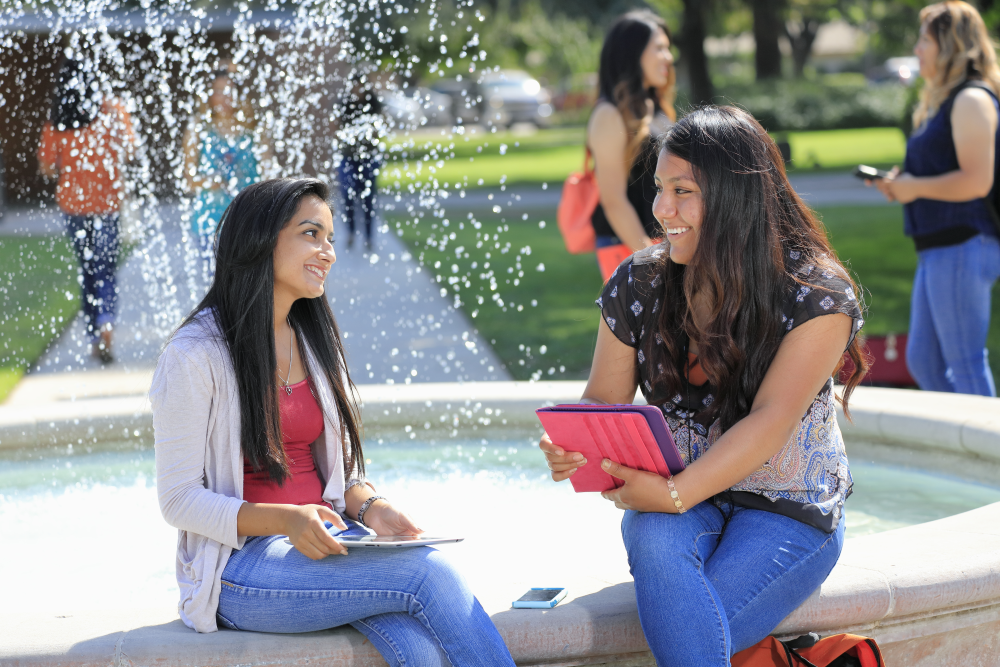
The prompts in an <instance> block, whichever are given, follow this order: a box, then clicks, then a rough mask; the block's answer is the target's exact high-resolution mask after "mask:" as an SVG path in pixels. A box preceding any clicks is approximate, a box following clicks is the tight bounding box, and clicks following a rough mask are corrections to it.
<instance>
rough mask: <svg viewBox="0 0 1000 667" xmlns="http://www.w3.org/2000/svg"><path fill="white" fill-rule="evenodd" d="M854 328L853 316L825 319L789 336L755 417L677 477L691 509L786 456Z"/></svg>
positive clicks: (757, 400)
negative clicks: (784, 450)
mask: <svg viewBox="0 0 1000 667" xmlns="http://www.w3.org/2000/svg"><path fill="white" fill-rule="evenodd" d="M852 325H853V320H852V319H851V318H850V317H849V316H847V315H842V314H839V313H838V314H835V315H824V316H823V317H817V318H815V319H812V320H809V321H808V322H806V323H804V324H802V325H800V326H798V327H796V328H795V329H793V330H792V331H790V332H789V333H788V334H786V335H785V338H784V340H783V341H782V343H781V345H780V347H779V348H778V354H777V355H776V356H775V358H774V361H773V362H771V367H770V368H769V369H768V371H767V374H766V375H765V376H764V381H763V382H762V383H761V385H760V389H759V390H758V391H757V396H756V397H755V398H754V402H753V405H752V407H751V408H750V414H748V415H747V416H746V417H744V418H743V419H741V420H740V421H738V422H737V423H736V424H735V425H733V427H732V428H731V429H729V430H728V431H726V433H725V434H724V435H723V436H722V437H721V438H719V440H718V442H716V443H715V444H714V445H712V447H711V448H710V449H709V450H708V451H707V452H705V453H704V454H703V455H702V456H701V458H699V459H698V460H697V461H694V462H692V463H691V465H689V466H688V467H687V468H686V469H685V470H684V471H683V472H681V473H678V474H677V475H675V476H674V483H675V485H676V487H677V492H678V494H679V495H680V498H681V500H682V501H683V502H684V505H685V506H686V507H693V506H694V505H695V504H697V503H700V502H701V501H703V500H706V499H708V498H711V497H712V496H714V495H715V494H717V493H719V492H721V491H725V490H726V489H728V488H730V487H732V486H733V485H734V484H736V483H738V482H740V481H742V480H744V479H746V477H747V476H749V475H750V474H751V473H752V472H754V471H755V470H757V469H758V468H760V467H761V466H762V465H764V463H766V462H767V461H769V460H770V459H771V457H773V456H774V455H775V454H777V453H778V452H779V451H781V448H782V447H784V446H785V445H786V444H787V443H788V441H789V440H790V439H791V437H792V435H793V434H794V433H795V429H797V428H798V425H799V422H800V421H801V420H802V416H803V415H804V414H805V413H806V411H807V410H808V409H809V406H810V405H811V404H812V402H813V401H814V400H815V399H816V395H817V394H818V393H819V391H820V389H822V388H823V385H824V384H826V382H827V381H828V380H829V379H830V375H831V374H832V373H833V370H834V368H836V366H837V364H838V363H839V362H840V359H841V356H842V355H843V354H844V348H845V347H846V346H847V341H848V339H849V337H850V335H851V327H852Z"/></svg>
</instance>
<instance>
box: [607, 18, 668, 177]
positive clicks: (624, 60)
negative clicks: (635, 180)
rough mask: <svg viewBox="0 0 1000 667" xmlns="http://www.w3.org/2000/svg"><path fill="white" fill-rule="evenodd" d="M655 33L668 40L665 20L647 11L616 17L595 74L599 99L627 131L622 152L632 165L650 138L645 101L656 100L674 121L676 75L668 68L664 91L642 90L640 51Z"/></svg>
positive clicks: (643, 49)
mask: <svg viewBox="0 0 1000 667" xmlns="http://www.w3.org/2000/svg"><path fill="white" fill-rule="evenodd" d="M656 30H662V31H663V32H664V33H665V34H666V35H667V39H670V28H668V27H667V23H666V21H664V20H663V19H662V18H660V17H659V16H657V15H656V14H654V13H653V12H651V11H649V10H648V9H643V10H638V11H634V12H629V13H627V14H624V15H622V16H620V17H619V18H618V20H617V21H615V22H614V24H613V25H612V26H611V28H610V29H609V30H608V34H607V35H605V37H604V45H603V46H602V47H601V63H600V69H599V70H598V75H597V87H598V94H599V95H600V97H601V99H604V100H607V101H608V102H611V103H612V104H614V105H615V106H616V107H617V108H618V111H619V113H621V115H622V118H624V119H625V128H626V129H627V131H628V144H627V146H626V149H625V153H626V155H627V157H628V163H629V164H632V163H633V162H634V161H635V159H636V157H637V156H638V154H639V147H640V145H641V144H642V141H643V140H644V139H645V138H646V137H648V136H649V121H650V120H651V118H649V114H648V109H647V105H646V102H647V100H649V99H651V98H652V99H653V100H655V101H656V103H657V104H658V106H659V107H660V108H661V109H662V110H663V112H664V113H665V114H667V116H668V117H669V118H670V120H677V113H676V111H674V96H675V95H676V85H675V81H676V75H675V71H674V68H673V67H671V68H670V77H669V79H668V81H667V85H666V86H664V87H663V88H660V89H656V88H650V89H646V88H643V87H642V63H641V60H642V52H643V51H645V50H646V45H647V44H649V40H650V39H651V38H652V37H653V33H654V32H655V31H656Z"/></svg>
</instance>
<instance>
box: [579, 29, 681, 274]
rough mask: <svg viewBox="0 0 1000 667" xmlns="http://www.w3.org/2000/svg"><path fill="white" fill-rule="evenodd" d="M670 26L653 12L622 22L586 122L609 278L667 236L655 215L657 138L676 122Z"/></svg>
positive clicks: (602, 262)
mask: <svg viewBox="0 0 1000 667" xmlns="http://www.w3.org/2000/svg"><path fill="white" fill-rule="evenodd" d="M675 79H676V75H675V72H674V57H673V55H672V54H671V53H670V30H669V28H667V24H666V22H665V21H664V20H663V19H661V18H660V17H659V16H657V15H656V14H654V13H653V12H651V11H648V10H642V11H635V12H629V13H628V14H625V15H624V16H622V17H621V18H619V19H618V20H617V21H616V22H615V23H614V25H612V26H611V29H610V30H608V34H607V36H606V37H605V39H604V46H603V47H602V49H601V62H600V71H599V72H598V96H599V97H598V101H597V106H595V107H594V112H593V114H591V116H590V122H589V124H588V125H587V146H588V147H589V149H590V151H591V153H592V154H593V156H594V173H595V176H596V178H597V186H598V190H599V191H600V197H601V199H600V203H599V204H598V205H597V208H596V209H595V211H594V214H593V216H592V217H591V222H592V223H593V225H594V233H595V234H596V237H597V238H596V246H597V263H598V265H599V266H600V269H601V276H602V277H603V278H604V280H607V279H608V276H610V275H611V273H612V272H613V271H614V270H615V268H617V267H618V265H619V264H620V263H621V262H622V261H623V260H624V259H625V258H626V257H628V256H629V255H631V254H632V253H633V252H635V251H637V250H642V249H643V248H645V247H647V246H649V245H652V244H653V243H655V242H656V241H655V240H654V239H658V238H659V237H662V236H663V230H661V229H660V225H659V223H657V221H656V217H655V216H654V215H653V199H654V198H655V197H656V184H655V183H654V181H653V170H654V167H655V166H656V141H655V139H656V137H657V136H658V135H660V134H662V133H663V132H664V131H666V130H667V129H668V128H669V127H670V125H672V124H673V121H675V120H676V119H677V114H676V112H675V111H674V106H673V102H674V97H675V95H676V89H675Z"/></svg>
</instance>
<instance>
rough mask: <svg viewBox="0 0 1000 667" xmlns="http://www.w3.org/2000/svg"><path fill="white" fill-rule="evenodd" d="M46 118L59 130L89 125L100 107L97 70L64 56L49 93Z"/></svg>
mask: <svg viewBox="0 0 1000 667" xmlns="http://www.w3.org/2000/svg"><path fill="white" fill-rule="evenodd" d="M52 98H53V99H52V113H51V115H50V117H49V118H50V120H51V121H52V124H53V125H54V126H55V129H57V130H59V131H60V132H62V131H65V130H74V129H79V128H83V127H86V126H87V125H90V123H91V121H93V120H94V118H96V117H97V113H98V112H99V111H100V110H101V92H100V87H99V84H98V77H97V71H96V70H95V69H94V68H93V67H92V66H89V65H85V64H84V63H82V62H80V61H79V60H74V59H73V58H67V59H66V60H65V61H64V62H63V64H62V66H61V67H60V68H59V78H58V79H57V81H56V87H55V91H54V93H53V95H52Z"/></svg>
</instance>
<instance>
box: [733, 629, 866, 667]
mask: <svg viewBox="0 0 1000 667" xmlns="http://www.w3.org/2000/svg"><path fill="white" fill-rule="evenodd" d="M731 664H732V667H885V663H884V662H882V652H881V651H879V648H878V644H876V643H875V640H874V639H869V638H868V637H861V636H859V635H846V634H845V635H831V636H829V637H824V638H822V639H820V638H819V636H818V635H816V634H815V633H810V634H808V635H803V636H802V637H799V638H798V639H793V640H791V641H787V642H780V641H778V640H777V639H775V638H774V637H767V638H765V639H764V640H762V641H760V642H758V643H756V644H754V645H753V646H751V647H750V648H748V649H745V650H743V651H740V652H739V653H737V654H736V655H734V656H733V659H732V663H731Z"/></svg>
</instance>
